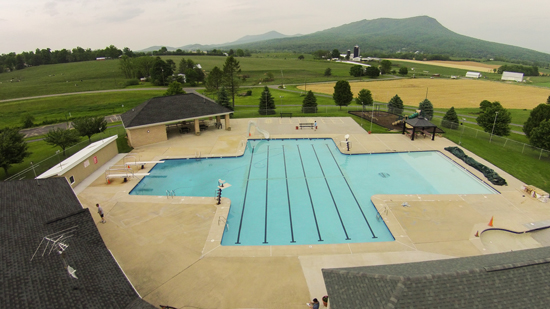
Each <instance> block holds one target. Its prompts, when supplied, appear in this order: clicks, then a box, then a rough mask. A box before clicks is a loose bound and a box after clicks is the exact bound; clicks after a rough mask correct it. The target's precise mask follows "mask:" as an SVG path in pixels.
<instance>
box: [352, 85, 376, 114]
mask: <svg viewBox="0 0 550 309" xmlns="http://www.w3.org/2000/svg"><path fill="white" fill-rule="evenodd" d="M373 102H374V101H373V99H372V93H371V92H370V90H368V89H361V90H360V91H359V94H358V95H357V98H355V103H356V104H359V105H361V106H362V107H363V109H364V107H365V105H372V103H373Z"/></svg>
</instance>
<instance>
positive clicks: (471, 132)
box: [432, 118, 550, 161]
mask: <svg viewBox="0 0 550 309" xmlns="http://www.w3.org/2000/svg"><path fill="white" fill-rule="evenodd" d="M432 122H433V123H435V124H437V125H439V126H441V127H442V128H443V130H445V135H446V137H449V139H452V140H453V141H455V142H458V144H459V145H460V144H462V142H463V140H468V139H475V140H480V141H485V142H487V143H490V144H491V145H493V147H495V148H496V147H501V148H502V149H503V150H506V151H514V152H517V153H521V154H523V155H525V156H529V157H532V158H536V159H538V160H548V161H550V151H548V150H546V149H542V148H538V147H534V146H532V145H530V144H526V143H522V142H518V141H515V140H513V139H509V138H507V137H503V136H498V135H494V134H492V135H491V133H487V132H485V131H481V130H478V129H476V128H471V127H467V126H465V125H463V124H462V125H461V124H458V123H449V122H446V123H444V121H443V120H442V119H441V118H434V119H432Z"/></svg>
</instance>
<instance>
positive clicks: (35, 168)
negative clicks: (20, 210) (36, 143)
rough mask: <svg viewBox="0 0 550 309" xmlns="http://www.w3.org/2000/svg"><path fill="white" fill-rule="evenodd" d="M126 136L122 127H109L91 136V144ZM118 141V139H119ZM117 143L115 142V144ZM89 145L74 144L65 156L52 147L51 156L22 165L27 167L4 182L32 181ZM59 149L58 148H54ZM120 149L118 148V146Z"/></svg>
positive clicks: (66, 151) (88, 143) (87, 142)
mask: <svg viewBox="0 0 550 309" xmlns="http://www.w3.org/2000/svg"><path fill="white" fill-rule="evenodd" d="M125 134H126V132H125V130H124V128H123V127H122V126H119V127H111V128H109V129H108V132H104V133H99V134H96V135H94V136H92V139H91V141H92V143H93V142H97V141H99V140H102V139H104V138H107V137H109V136H113V135H118V136H124V135H125ZM119 139H120V138H119ZM123 142H125V139H123ZM118 143H119V141H118V140H117V144H118ZM88 145H90V142H89V141H88V139H87V138H86V139H85V140H83V141H81V142H79V143H78V144H75V145H73V146H71V147H69V148H66V149H65V155H63V150H61V149H58V150H55V149H53V147H52V155H51V156H49V157H47V158H46V159H44V160H41V161H40V162H30V163H29V164H26V163H23V164H25V165H27V166H26V167H25V168H24V169H23V170H21V171H20V172H18V173H16V174H14V175H12V176H10V177H8V178H6V179H4V181H9V180H23V179H33V178H36V176H39V175H40V174H42V173H44V172H46V171H47V170H49V169H50V168H52V167H54V166H56V165H58V164H61V162H63V160H66V159H67V158H69V157H70V156H72V155H74V154H75V153H77V152H79V151H80V150H82V149H84V148H85V147H86V146H88ZM56 148H59V147H56ZM119 149H120V146H119Z"/></svg>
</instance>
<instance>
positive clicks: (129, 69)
mask: <svg viewBox="0 0 550 309" xmlns="http://www.w3.org/2000/svg"><path fill="white" fill-rule="evenodd" d="M119 67H120V70H121V71H122V73H123V74H124V76H125V77H126V78H133V77H135V74H134V63H133V59H132V58H130V57H128V56H126V55H122V57H120V60H119Z"/></svg>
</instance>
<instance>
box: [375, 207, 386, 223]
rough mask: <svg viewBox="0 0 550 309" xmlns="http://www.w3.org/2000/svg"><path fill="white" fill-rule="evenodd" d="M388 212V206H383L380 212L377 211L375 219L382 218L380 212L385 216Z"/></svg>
mask: <svg viewBox="0 0 550 309" xmlns="http://www.w3.org/2000/svg"><path fill="white" fill-rule="evenodd" d="M388 212H389V209H388V206H384V209H382V213H379V212H377V213H376V219H377V220H380V219H384V218H382V214H384V215H385V216H386V217H387V216H388Z"/></svg>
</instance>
